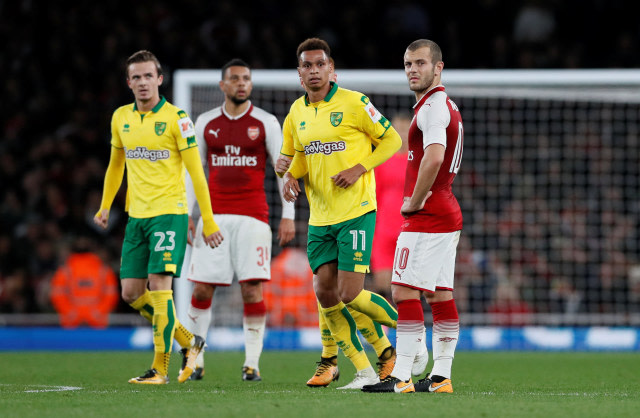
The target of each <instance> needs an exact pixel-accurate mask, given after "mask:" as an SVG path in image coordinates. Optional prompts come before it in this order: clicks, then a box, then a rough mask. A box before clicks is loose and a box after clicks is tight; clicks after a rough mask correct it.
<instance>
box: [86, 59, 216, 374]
mask: <svg viewBox="0 0 640 418" xmlns="http://www.w3.org/2000/svg"><path fill="white" fill-rule="evenodd" d="M126 64H127V65H126V69H127V84H128V86H129V88H130V89H131V91H132V92H133V95H134V97H135V101H134V103H131V104H129V105H125V106H122V107H120V108H118V109H117V110H116V111H115V112H114V113H113V117H112V121H111V157H110V160H109V166H108V167H107V172H106V174H105V179H104V191H103V195H102V203H101V204H100V209H99V210H98V213H96V215H95V217H94V222H95V223H96V224H97V225H99V226H101V227H103V228H106V227H107V224H108V222H109V210H110V208H111V204H112V203H113V199H114V198H115V195H116V193H117V192H118V189H119V188H120V185H121V183H122V177H123V174H124V171H125V167H126V169H127V184H128V187H129V189H128V196H127V197H128V203H129V204H128V211H129V220H128V222H127V228H126V231H125V237H124V243H123V245H122V261H121V267H120V278H121V284H122V298H123V299H124V300H125V301H126V302H127V303H128V304H130V305H131V306H132V307H133V308H134V309H136V310H137V311H139V312H140V314H141V315H142V316H143V317H145V318H146V319H147V320H149V321H151V322H152V324H153V345H154V353H155V354H154V359H153V363H152V365H151V369H150V370H148V371H147V372H146V373H144V374H143V375H142V376H140V377H135V378H132V379H130V380H129V383H138V384H165V383H168V382H169V378H168V377H167V374H168V368H169V359H170V355H171V346H172V342H173V338H174V337H175V339H176V340H177V341H178V343H179V344H180V345H181V346H182V354H183V365H182V368H181V370H180V374H179V375H178V381H179V382H181V383H182V382H185V381H186V380H187V379H188V378H189V377H190V375H191V373H192V372H193V370H194V369H195V360H196V357H197V355H198V353H199V352H200V351H201V350H202V348H203V347H204V340H203V339H202V338H201V337H199V336H194V335H193V334H191V333H190V332H189V331H188V330H187V329H186V328H184V327H183V326H182V325H181V324H180V322H179V321H178V318H177V317H176V313H175V306H174V303H173V291H172V290H171V283H172V279H173V277H174V276H175V275H176V274H177V272H179V271H180V270H181V267H182V261H183V258H184V252H185V248H186V242H187V228H188V226H187V225H188V219H187V218H188V215H187V203H186V199H187V198H186V191H185V183H184V168H185V167H186V168H187V170H188V171H189V174H190V175H191V178H192V180H193V184H194V189H195V191H196V197H197V199H198V203H199V204H200V208H201V210H203V215H202V217H203V220H204V232H203V234H204V236H205V242H206V243H207V244H208V245H210V246H213V247H215V246H218V245H219V244H220V243H221V242H222V239H223V237H222V234H221V233H220V230H219V228H218V226H217V225H216V223H215V221H214V219H213V212H212V211H211V201H210V198H209V189H208V187H207V182H206V179H205V176H204V171H203V169H202V165H201V164H200V155H199V152H198V148H197V144H196V139H195V132H194V128H193V123H192V122H191V120H190V119H189V116H187V114H186V113H185V112H184V111H182V110H180V109H178V108H177V107H175V106H173V105H172V104H170V103H169V102H167V101H166V99H165V98H164V97H162V96H160V93H159V87H160V85H161V84H162V80H163V77H162V67H161V66H160V62H159V61H158V59H157V58H156V57H155V55H153V54H152V53H151V52H149V51H138V52H136V53H135V54H133V55H131V56H130V57H129V58H128V59H127V62H126Z"/></svg>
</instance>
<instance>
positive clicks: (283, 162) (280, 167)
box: [275, 154, 292, 175]
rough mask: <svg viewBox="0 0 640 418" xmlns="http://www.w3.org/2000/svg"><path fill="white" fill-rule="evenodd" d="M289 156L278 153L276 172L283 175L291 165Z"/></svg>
mask: <svg viewBox="0 0 640 418" xmlns="http://www.w3.org/2000/svg"><path fill="white" fill-rule="evenodd" d="M291 160H292V158H291V157H287V156H286V155H282V154H280V156H279V157H278V159H277V160H276V169H275V170H276V174H278V175H283V174H284V173H286V172H287V170H288V169H289V166H290V165H291Z"/></svg>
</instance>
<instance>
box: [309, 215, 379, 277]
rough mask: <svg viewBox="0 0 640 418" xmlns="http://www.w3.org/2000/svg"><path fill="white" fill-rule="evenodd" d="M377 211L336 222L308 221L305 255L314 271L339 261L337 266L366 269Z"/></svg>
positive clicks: (349, 268) (343, 268)
mask: <svg viewBox="0 0 640 418" xmlns="http://www.w3.org/2000/svg"><path fill="white" fill-rule="evenodd" d="M375 229H376V212H375V211H371V212H368V213H365V214H364V215H362V216H359V217H357V218H354V219H350V220H348V221H344V222H340V223H338V224H335V225H325V226H313V225H309V234H308V239H307V256H308V257H309V265H310V266H311V270H312V271H313V272H314V273H315V272H316V271H317V270H318V267H320V266H321V265H323V264H326V263H331V262H335V261H337V262H338V270H343V271H354V272H357V273H368V272H369V262H370V260H371V244H372V243H373V233H374V231H375Z"/></svg>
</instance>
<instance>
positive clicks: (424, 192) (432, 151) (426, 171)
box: [400, 144, 445, 217]
mask: <svg viewBox="0 0 640 418" xmlns="http://www.w3.org/2000/svg"><path fill="white" fill-rule="evenodd" d="M444 151H445V148H444V146H442V145H441V144H431V145H429V146H427V148H425V150H424V156H423V157H422V161H421V162H420V170H419V171H418V178H417V180H416V185H415V187H414V189H413V194H412V195H411V198H409V199H407V198H405V201H404V203H403V204H402V207H401V208H400V213H401V214H402V216H405V217H406V216H409V215H411V214H412V213H415V212H417V211H419V210H421V209H422V208H424V205H425V204H426V203H427V199H429V196H431V194H432V192H431V186H433V182H434V181H435V180H436V177H437V175H438V171H439V170H440V166H441V165H442V161H443V160H444Z"/></svg>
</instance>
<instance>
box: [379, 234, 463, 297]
mask: <svg viewBox="0 0 640 418" xmlns="http://www.w3.org/2000/svg"><path fill="white" fill-rule="evenodd" d="M459 240H460V231H455V232H445V233H430V232H401V233H400V236H398V241H397V243H396V254H395V258H394V260H393V274H392V276H391V283H393V284H396V285H400V286H406V287H410V288H413V289H418V290H426V291H427V292H431V293H433V292H435V291H436V289H437V290H453V277H454V272H455V266H456V248H457V246H458V241H459Z"/></svg>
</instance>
